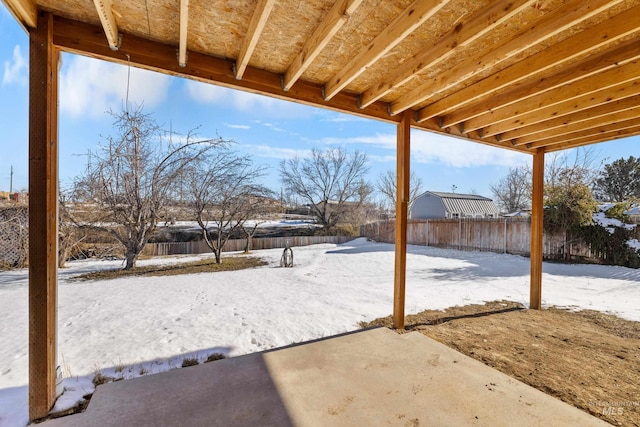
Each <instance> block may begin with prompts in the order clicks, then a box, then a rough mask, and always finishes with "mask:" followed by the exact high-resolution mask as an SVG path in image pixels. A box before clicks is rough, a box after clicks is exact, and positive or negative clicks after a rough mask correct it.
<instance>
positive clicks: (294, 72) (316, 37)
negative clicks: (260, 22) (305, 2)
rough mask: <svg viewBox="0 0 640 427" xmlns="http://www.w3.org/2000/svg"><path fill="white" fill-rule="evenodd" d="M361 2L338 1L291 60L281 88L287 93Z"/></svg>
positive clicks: (353, 0) (352, 0)
mask: <svg viewBox="0 0 640 427" xmlns="http://www.w3.org/2000/svg"><path fill="white" fill-rule="evenodd" d="M362 1H363V0H339V1H337V2H335V3H334V5H333V7H331V10H329V12H328V13H327V15H326V16H325V17H324V19H323V20H322V22H321V23H320V25H318V27H317V28H316V30H315V31H314V32H313V35H312V36H311V37H309V38H308V39H307V41H306V42H305V44H304V46H303V47H302V50H301V51H300V53H298V56H296V58H295V59H294V60H293V62H292V63H291V65H290V66H289V68H288V69H287V72H286V73H285V75H284V84H283V85H282V88H283V89H284V90H285V91H287V90H289V89H291V86H293V84H294V83H295V82H296V81H297V80H298V79H299V78H300V76H301V75H302V73H304V72H305V70H306V69H307V68H308V67H309V65H311V63H312V62H313V61H314V59H316V57H317V56H318V55H319V54H320V52H322V49H324V48H325V46H326V45H327V44H328V43H329V41H331V38H332V37H333V36H334V35H335V34H336V33H337V32H338V30H339V29H340V28H341V27H342V26H343V25H344V24H345V23H346V22H347V21H348V20H349V17H350V16H351V14H352V13H353V12H354V11H355V10H356V9H357V8H358V6H360V4H361V3H362Z"/></svg>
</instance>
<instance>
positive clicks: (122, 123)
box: [75, 107, 217, 269]
mask: <svg viewBox="0 0 640 427" xmlns="http://www.w3.org/2000/svg"><path fill="white" fill-rule="evenodd" d="M111 115H112V116H113V117H114V128H115V135H114V136H109V137H107V141H106V144H104V145H102V146H101V147H100V149H99V150H97V151H96V152H92V153H90V160H89V162H88V165H87V170H86V171H85V173H84V174H83V175H82V176H81V177H80V178H79V179H78V180H77V181H76V185H75V189H76V195H77V196H76V197H77V198H84V199H85V200H86V201H90V202H92V203H93V204H94V206H95V210H94V212H95V214H96V217H95V218H93V220H92V221H91V222H90V224H89V226H91V227H93V228H98V229H102V230H105V231H107V232H109V233H110V234H111V235H112V236H113V237H114V238H115V239H116V240H117V241H118V242H120V243H121V244H122V245H123V246H124V248H125V257H126V264H125V269H131V268H133V267H135V263H136V261H137V259H138V256H139V255H140V252H141V251H142V249H143V248H144V247H145V245H146V244H147V241H148V240H149V238H150V237H151V234H152V233H153V232H154V230H155V229H156V226H157V224H158V222H159V221H161V220H162V219H163V218H164V217H165V215H166V208H167V205H168V204H169V203H170V202H171V201H172V198H173V196H174V194H173V191H172V190H173V186H174V182H175V181H176V179H177V178H178V177H179V176H180V174H181V173H183V171H184V169H185V167H186V165H189V164H191V163H192V162H193V160H194V159H197V158H198V157H199V156H201V155H203V154H204V153H206V152H207V151H208V150H209V149H210V148H211V147H213V146H215V144H216V143H217V141H216V140H208V141H195V138H194V135H193V134H192V133H191V132H190V133H189V134H188V135H187V136H186V142H181V143H179V144H173V143H171V142H167V141H168V138H166V136H167V132H165V131H164V130H163V129H162V128H161V127H160V126H159V125H158V124H157V123H156V122H155V121H154V120H153V118H152V117H151V115H149V114H145V113H143V111H142V107H137V108H136V109H134V110H132V111H123V112H120V113H113V112H112V113H111ZM176 139H178V140H184V139H183V138H176Z"/></svg>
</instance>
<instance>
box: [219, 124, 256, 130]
mask: <svg viewBox="0 0 640 427" xmlns="http://www.w3.org/2000/svg"><path fill="white" fill-rule="evenodd" d="M224 125H225V126H226V127H228V128H231V129H251V126H249V125H234V124H232V123H225V124H224Z"/></svg>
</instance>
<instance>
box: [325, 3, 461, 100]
mask: <svg viewBox="0 0 640 427" xmlns="http://www.w3.org/2000/svg"><path fill="white" fill-rule="evenodd" d="M449 1H450V0H416V1H415V2H413V3H412V4H411V5H410V6H409V7H408V8H406V9H405V10H404V11H402V13H401V14H399V15H398V16H397V17H396V19H394V20H393V22H391V24H389V26H388V27H386V28H385V29H384V30H382V32H381V33H380V34H378V36H377V37H376V38H375V39H374V40H373V41H372V42H371V43H369V45H368V46H367V47H365V48H364V49H362V50H361V51H360V52H359V53H358V54H357V55H356V56H355V57H354V58H353V59H352V60H351V61H349V63H348V64H347V65H346V66H345V67H343V68H342V69H341V70H340V72H339V73H338V74H336V75H335V76H333V77H332V78H331V80H329V81H328V82H327V84H326V85H325V88H324V92H325V99H327V100H330V99H331V98H333V97H334V96H335V95H336V94H337V93H338V92H340V91H341V90H342V89H344V87H345V86H347V85H348V84H349V83H351V82H352V81H353V80H354V79H355V78H356V77H358V76H359V75H360V74H362V73H363V72H365V71H366V69H367V67H369V66H370V65H371V64H373V63H374V62H375V61H377V60H378V59H380V58H381V57H382V56H383V55H384V54H385V53H387V52H389V51H390V50H391V49H393V48H394V47H395V46H396V45H397V44H398V43H400V42H401V41H402V40H404V39H405V38H406V37H407V36H408V35H409V34H411V33H412V32H413V31H414V30H415V29H416V28H418V27H419V26H420V25H422V24H423V23H425V22H426V21H427V20H428V19H429V18H431V17H432V16H433V15H434V14H435V13H437V12H438V11H439V10H440V9H441V8H442V7H444V6H445V5H446V4H447V3H448V2H449Z"/></svg>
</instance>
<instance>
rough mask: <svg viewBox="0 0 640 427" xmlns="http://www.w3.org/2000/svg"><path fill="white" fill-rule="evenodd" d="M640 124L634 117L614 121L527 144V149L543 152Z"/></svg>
mask: <svg viewBox="0 0 640 427" xmlns="http://www.w3.org/2000/svg"><path fill="white" fill-rule="evenodd" d="M639 124H640V120H639V119H638V117H637V116H636V117H635V118H633V119H631V120H623V121H614V122H613V123H609V124H605V125H602V126H597V127H593V128H586V129H584V130H579V131H574V132H573V133H568V134H563V135H558V136H556V137H554V138H548V139H544V140H540V141H533V142H530V143H529V144H527V146H528V147H530V148H533V149H537V148H539V147H544V148H545V150H546V149H548V148H549V147H550V146H553V145H556V144H563V143H570V142H574V141H584V140H591V138H594V137H595V138H597V137H598V136H601V137H604V136H606V135H610V134H614V133H617V132H619V131H621V130H625V129H629V128H635V127H637V126H638V125H639Z"/></svg>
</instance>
